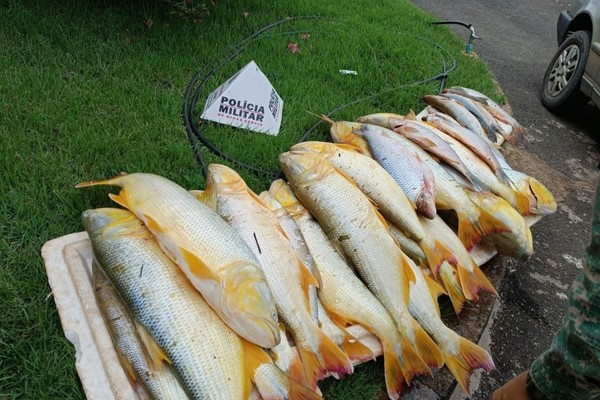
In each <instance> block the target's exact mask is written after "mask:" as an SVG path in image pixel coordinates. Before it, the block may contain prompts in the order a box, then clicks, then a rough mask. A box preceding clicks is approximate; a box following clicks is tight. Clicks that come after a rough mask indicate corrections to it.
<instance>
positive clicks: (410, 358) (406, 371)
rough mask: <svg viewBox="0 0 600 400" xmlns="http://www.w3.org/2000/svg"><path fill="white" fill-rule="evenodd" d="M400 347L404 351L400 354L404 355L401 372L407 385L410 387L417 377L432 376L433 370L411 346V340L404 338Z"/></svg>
mask: <svg viewBox="0 0 600 400" xmlns="http://www.w3.org/2000/svg"><path fill="white" fill-rule="evenodd" d="M415 323H416V322H415ZM430 340H431V339H430ZM400 347H401V348H402V350H401V351H400V354H401V355H402V359H401V362H400V370H401V371H402V374H403V375H404V379H405V380H406V383H408V384H409V385H410V381H411V380H412V378H414V377H415V376H419V375H426V374H428V375H432V372H431V368H430V367H429V366H428V365H427V363H426V362H425V361H424V360H423V359H422V358H421V356H420V355H419V354H418V352H417V350H415V348H414V347H413V345H412V344H411V342H410V340H408V339H407V338H403V339H402V342H401V343H400ZM436 347H437V346H436ZM438 351H439V350H438Z"/></svg>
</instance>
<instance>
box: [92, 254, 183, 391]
mask: <svg viewBox="0 0 600 400" xmlns="http://www.w3.org/2000/svg"><path fill="white" fill-rule="evenodd" d="M92 276H93V286H94V295H95V297H96V301H97V303H98V308H99V309H100V312H101V313H102V316H103V318H104V321H105V323H106V325H107V327H108V330H109V332H110V336H111V338H112V341H113V344H114V346H115V349H116V351H117V354H118V355H119V360H120V361H121V364H122V365H124V369H125V371H126V372H127V374H128V375H129V378H130V380H131V381H132V382H133V383H134V385H136V384H137V383H138V382H139V383H141V385H142V386H143V388H144V389H145V390H146V391H147V392H148V393H149V394H150V395H151V396H152V398H153V399H156V400H167V399H171V400H179V399H181V400H184V399H188V396H187V394H186V393H185V390H184V389H183V387H182V386H181V384H180V383H179V381H178V378H177V376H176V375H175V374H174V373H173V372H172V370H171V368H170V366H169V365H168V364H167V361H166V360H165V359H164V357H166V356H164V355H163V354H162V350H160V352H161V353H160V354H156V353H155V354H154V355H153V356H152V355H150V353H149V349H148V348H146V346H145V345H144V343H143V341H142V338H141V337H140V335H139V333H138V329H139V328H138V327H136V324H135V322H134V320H133V317H132V316H131V314H130V312H129V310H128V309H127V306H126V305H125V303H124V302H123V300H122V299H121V296H120V295H119V293H118V292H117V289H116V288H115V287H114V286H113V284H112V283H111V282H110V280H109V279H108V278H107V277H106V275H105V274H104V272H103V271H102V269H101V267H100V266H99V265H98V263H97V262H96V261H95V260H94V261H93V262H92ZM142 329H143V328H142ZM155 346H156V348H157V347H158V345H157V344H155ZM132 374H133V376H131V375H132Z"/></svg>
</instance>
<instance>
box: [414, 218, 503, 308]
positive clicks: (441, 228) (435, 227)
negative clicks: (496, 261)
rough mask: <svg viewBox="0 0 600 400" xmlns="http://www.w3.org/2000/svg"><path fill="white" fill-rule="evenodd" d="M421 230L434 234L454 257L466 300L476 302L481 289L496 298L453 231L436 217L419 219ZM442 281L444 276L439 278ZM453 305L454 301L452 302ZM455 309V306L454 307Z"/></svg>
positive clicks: (490, 285)
mask: <svg viewBox="0 0 600 400" xmlns="http://www.w3.org/2000/svg"><path fill="white" fill-rule="evenodd" d="M420 220H421V224H422V225H423V228H424V229H425V230H426V231H427V232H429V233H430V234H434V233H435V234H436V235H437V237H438V238H439V240H441V241H442V242H443V243H445V244H446V246H448V248H449V249H450V251H451V252H452V254H454V256H455V257H456V261H457V263H456V267H457V271H458V280H459V282H460V285H461V288H462V292H463V294H464V296H465V298H466V299H467V300H477V299H478V296H479V295H478V293H479V291H480V290H481V289H483V290H485V291H487V292H489V293H491V294H493V295H495V296H498V293H497V292H496V289H494V286H493V285H492V284H491V283H490V281H489V280H488V279H487V277H486V276H485V274H484V273H483V271H481V269H480V268H479V265H477V263H476V262H475V261H474V260H473V257H471V254H470V253H469V252H468V251H467V249H466V248H465V246H464V245H463V244H462V243H461V241H460V239H459V238H458V236H456V234H455V233H454V231H453V230H452V229H451V228H450V227H449V226H448V225H447V224H446V223H445V222H444V220H442V219H441V218H440V217H436V218H435V219H433V220H429V219H427V218H421V219H420ZM436 272H437V273H436V274H435V275H436V277H437V276H439V275H440V274H439V271H436ZM441 279H442V281H444V276H442V277H441ZM444 286H451V284H450V283H447V282H445V281H444ZM453 304H454V301H453ZM455 308H456V306H455Z"/></svg>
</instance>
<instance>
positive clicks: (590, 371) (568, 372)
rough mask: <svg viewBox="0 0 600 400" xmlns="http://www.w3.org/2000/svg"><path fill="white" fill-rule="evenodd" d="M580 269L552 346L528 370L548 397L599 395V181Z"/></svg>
mask: <svg viewBox="0 0 600 400" xmlns="http://www.w3.org/2000/svg"><path fill="white" fill-rule="evenodd" d="M583 266H584V270H583V272H582V273H581V274H579V276H578V277H577V279H576V280H575V282H574V283H573V286H571V290H570V292H569V312H568V314H567V316H566V317H565V319H564V320H563V326H562V328H561V329H560V331H559V332H558V334H557V335H556V337H555V338H554V341H553V342H552V346H551V347H550V349H549V350H548V351H546V352H545V353H543V354H542V355H541V356H540V357H539V358H538V359H537V360H535V361H534V363H533V365H532V366H531V368H530V370H529V376H530V377H531V380H532V381H533V383H534V384H535V386H536V387H537V388H538V389H539V390H540V391H541V392H543V393H544V394H545V395H546V397H547V398H548V399H557V400H558V399H560V400H568V399H577V400H586V399H592V398H595V397H596V396H600V184H599V185H598V188H597V190H596V200H595V203H594V215H593V219H592V240H591V243H590V245H589V246H588V248H587V249H586V251H585V255H584V259H583Z"/></svg>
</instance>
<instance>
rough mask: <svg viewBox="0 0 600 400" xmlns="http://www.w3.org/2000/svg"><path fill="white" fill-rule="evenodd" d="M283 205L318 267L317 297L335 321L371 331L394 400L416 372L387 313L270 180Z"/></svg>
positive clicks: (283, 188) (287, 190)
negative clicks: (379, 345) (320, 280)
mask: <svg viewBox="0 0 600 400" xmlns="http://www.w3.org/2000/svg"><path fill="white" fill-rule="evenodd" d="M269 190H270V191H271V192H272V194H273V195H274V196H275V197H276V198H278V199H279V200H280V201H281V203H283V204H285V206H286V207H287V209H288V210H290V212H291V214H292V216H293V218H294V219H295V220H296V221H297V223H298V226H299V227H300V229H301V230H302V233H303V235H304V237H305V238H306V241H307V244H308V246H309V248H310V249H311V253H312V254H314V257H315V260H316V262H317V263H318V264H319V266H321V271H322V277H323V287H322V289H321V290H320V296H321V299H322V302H323V303H324V306H325V308H326V309H327V310H328V312H329V313H330V315H332V318H334V319H335V320H336V321H338V323H340V324H344V325H348V324H360V325H362V326H364V327H366V328H367V329H368V330H369V331H370V332H372V333H373V334H375V335H376V336H377V337H378V338H379V340H380V342H381V343H382V347H383V357H384V363H385V368H384V370H385V378H386V386H387V391H388V396H389V397H390V398H391V399H398V398H399V395H400V393H401V392H402V386H403V380H404V379H405V377H406V380H407V381H410V379H411V378H412V377H413V375H415V374H417V373H418V372H417V371H411V370H409V366H408V365H406V362H405V361H404V354H405V353H404V352H403V350H402V345H401V344H402V339H401V337H400V335H399V333H398V331H397V329H396V326H395V324H394V321H393V320H392V318H391V316H390V315H389V313H388V312H387V311H386V309H385V308H384V307H383V305H381V303H380V302H379V301H378V300H377V299H376V298H375V296H374V295H373V294H372V293H371V292H370V291H369V289H368V288H367V287H366V286H365V285H364V284H363V283H362V282H361V280H360V279H359V278H358V277H357V276H356V275H355V274H354V272H353V270H352V268H351V267H350V266H349V265H348V264H347V263H346V262H345V260H344V259H343V258H342V257H341V255H340V254H339V253H338V252H337V250H336V249H335V247H334V246H333V245H332V244H331V242H330V240H329V238H328V237H327V235H326V233H325V232H324V231H323V229H322V228H321V226H320V225H319V223H318V222H317V221H316V220H315V219H314V218H313V217H312V215H311V214H310V213H309V212H308V210H307V209H306V208H304V206H302V204H301V203H300V202H299V200H298V199H297V198H296V197H295V195H294V194H293V192H292V189H291V187H290V186H289V185H287V184H285V183H284V182H282V181H279V182H274V184H272V185H271V188H270V189H269Z"/></svg>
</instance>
